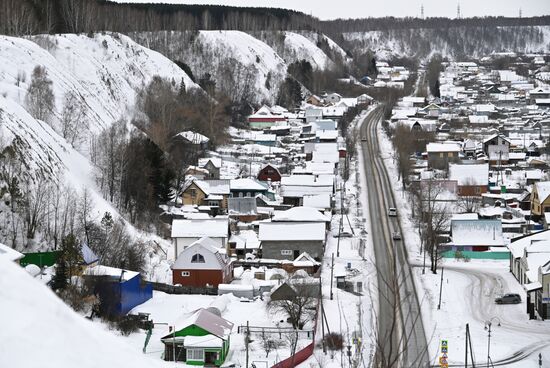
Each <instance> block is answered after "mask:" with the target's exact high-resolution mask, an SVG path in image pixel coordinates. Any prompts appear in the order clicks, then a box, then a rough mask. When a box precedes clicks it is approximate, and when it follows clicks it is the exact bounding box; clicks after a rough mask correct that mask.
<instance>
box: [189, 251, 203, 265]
mask: <svg viewBox="0 0 550 368" xmlns="http://www.w3.org/2000/svg"><path fill="white" fill-rule="evenodd" d="M191 263H204V256H203V255H202V254H199V253H197V254H195V255H193V257H191Z"/></svg>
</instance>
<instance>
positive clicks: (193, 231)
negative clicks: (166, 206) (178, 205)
mask: <svg viewBox="0 0 550 368" xmlns="http://www.w3.org/2000/svg"><path fill="white" fill-rule="evenodd" d="M228 227H229V220H228V219H227V217H224V218H212V219H208V220H203V219H184V220H181V219H175V220H173V221H172V235H171V236H172V238H202V237H210V238H227V233H228Z"/></svg>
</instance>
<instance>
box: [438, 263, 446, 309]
mask: <svg viewBox="0 0 550 368" xmlns="http://www.w3.org/2000/svg"><path fill="white" fill-rule="evenodd" d="M444 269H445V268H444V267H441V283H440V285H439V303H438V304H437V309H441V293H442V292H443V270H444Z"/></svg>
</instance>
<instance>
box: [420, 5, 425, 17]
mask: <svg viewBox="0 0 550 368" xmlns="http://www.w3.org/2000/svg"><path fill="white" fill-rule="evenodd" d="M420 18H421V19H424V4H422V5H420Z"/></svg>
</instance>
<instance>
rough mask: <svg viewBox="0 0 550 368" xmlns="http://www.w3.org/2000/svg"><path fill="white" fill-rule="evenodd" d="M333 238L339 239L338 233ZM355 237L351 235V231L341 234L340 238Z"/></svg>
mask: <svg viewBox="0 0 550 368" xmlns="http://www.w3.org/2000/svg"><path fill="white" fill-rule="evenodd" d="M332 237H333V238H337V237H338V233H335V234H333V235H332ZM351 237H353V234H352V233H350V232H349V231H342V232H341V233H340V238H351Z"/></svg>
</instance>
